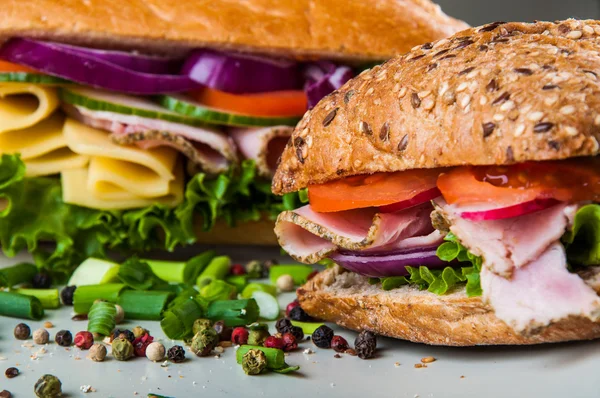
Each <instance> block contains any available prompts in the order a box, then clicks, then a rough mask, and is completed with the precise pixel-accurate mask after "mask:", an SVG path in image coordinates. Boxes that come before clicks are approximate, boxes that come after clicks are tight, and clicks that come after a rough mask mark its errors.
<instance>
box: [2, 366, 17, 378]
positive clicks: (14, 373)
mask: <svg viewBox="0 0 600 398" xmlns="http://www.w3.org/2000/svg"><path fill="white" fill-rule="evenodd" d="M18 375H19V369H17V368H8V369H6V371H5V372H4V376H6V377H8V378H9V379H13V378H15V377H17V376H18Z"/></svg>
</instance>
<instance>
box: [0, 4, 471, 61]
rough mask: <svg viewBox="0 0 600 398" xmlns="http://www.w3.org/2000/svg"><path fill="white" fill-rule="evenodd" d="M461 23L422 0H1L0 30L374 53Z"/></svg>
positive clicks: (67, 38) (148, 44)
mask: <svg viewBox="0 0 600 398" xmlns="http://www.w3.org/2000/svg"><path fill="white" fill-rule="evenodd" d="M465 27H467V25H466V24H465V23H464V22H462V21H458V20H456V19H453V18H450V17H448V16H447V15H445V14H444V13H443V12H441V10H440V9H439V7H438V6H436V5H434V4H433V3H431V1H430V0H403V1H398V0H379V1H377V3H376V5H374V4H373V3H372V2H369V1H362V0H252V1H237V0H214V1H204V0H194V1H171V0H128V1H122V0H103V1H90V0H53V1H49V0H42V1H37V0H8V1H5V2H4V4H2V12H0V37H2V38H7V37H10V36H27V37H35V38H42V39H49V40H57V41H64V42H68V43H73V44H83V45H89V46H98V47H103V48H105V47H108V48H121V49H137V50H144V51H152V52H162V53H179V54H183V53H185V52H186V51H187V50H188V49H190V48H197V47H209V48H217V49H231V50H241V51H251V52H258V53H266V54H274V55H278V56H291V57H300V58H313V57H319V58H322V57H325V58H334V59H335V58H344V59H351V60H364V61H366V60H382V59H388V58H390V57H391V56H393V55H396V54H402V53H404V52H406V51H408V50H409V49H410V48H411V47H413V46H415V45H417V44H420V43H424V42H427V41H432V40H435V39H439V38H442V37H446V36H448V35H450V34H452V33H454V32H456V31H458V30H461V29H464V28H465Z"/></svg>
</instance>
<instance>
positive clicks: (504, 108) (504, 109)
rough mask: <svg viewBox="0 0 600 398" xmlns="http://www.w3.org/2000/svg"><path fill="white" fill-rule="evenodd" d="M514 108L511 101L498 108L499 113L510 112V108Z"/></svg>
mask: <svg viewBox="0 0 600 398" xmlns="http://www.w3.org/2000/svg"><path fill="white" fill-rule="evenodd" d="M514 107H515V103H514V102H513V101H506V102H505V103H503V104H502V106H501V107H500V110H501V111H504V112H506V111H510V110H511V109H512V108H514Z"/></svg>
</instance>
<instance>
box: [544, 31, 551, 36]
mask: <svg viewBox="0 0 600 398" xmlns="http://www.w3.org/2000/svg"><path fill="white" fill-rule="evenodd" d="M549 34H550V31H549V30H545V31H543V32H542V36H548V35H549Z"/></svg>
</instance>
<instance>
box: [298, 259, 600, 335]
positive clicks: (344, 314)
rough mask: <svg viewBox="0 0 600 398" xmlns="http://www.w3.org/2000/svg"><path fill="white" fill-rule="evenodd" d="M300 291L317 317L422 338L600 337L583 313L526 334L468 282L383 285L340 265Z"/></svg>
mask: <svg viewBox="0 0 600 398" xmlns="http://www.w3.org/2000/svg"><path fill="white" fill-rule="evenodd" d="M587 277H592V276H591V275H589V276H587ZM297 293H298V299H299V301H300V305H301V307H302V308H303V309H304V310H305V311H306V312H307V313H308V314H309V315H311V316H313V317H317V318H320V319H323V320H325V321H329V322H334V323H336V324H338V325H340V326H343V327H346V328H348V329H353V330H356V331H361V330H370V331H372V332H374V333H376V334H380V335H383V336H388V337H394V338H398V339H403V340H410V341H413V342H418V343H425V344H433V345H447V346H474V345H513V344H540V343H556V342H561V341H571V340H591V339H596V338H600V324H599V323H594V322H592V321H590V320H589V319H587V318H581V317H570V318H567V319H564V320H562V321H559V322H557V323H554V324H552V325H550V326H549V327H547V328H544V329H543V330H542V331H541V332H540V333H538V334H535V335H531V336H524V335H521V334H517V333H515V332H514V331H513V330H512V329H511V328H510V327H509V326H508V325H506V324H505V323H504V322H502V321H501V320H499V319H498V318H496V316H495V315H494V311H493V310H492V308H491V307H489V306H488V305H486V304H484V303H483V302H482V300H481V298H479V297H475V298H468V297H467V296H466V293H465V290H464V288H462V289H457V290H455V291H453V292H452V293H450V294H446V295H443V296H439V295H436V294H433V293H430V292H428V291H426V290H425V291H421V290H418V289H417V288H415V287H412V286H403V287H400V288H398V289H394V290H390V291H384V290H381V287H379V285H369V283H368V278H366V277H363V276H360V275H357V274H355V273H351V272H346V271H344V270H343V269H342V268H341V267H338V266H335V267H333V268H330V269H328V270H326V271H324V272H321V273H319V274H318V275H317V276H315V277H314V278H312V279H311V280H310V281H308V282H307V283H306V284H305V285H304V286H302V287H301V288H299V289H298V292H297Z"/></svg>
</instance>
